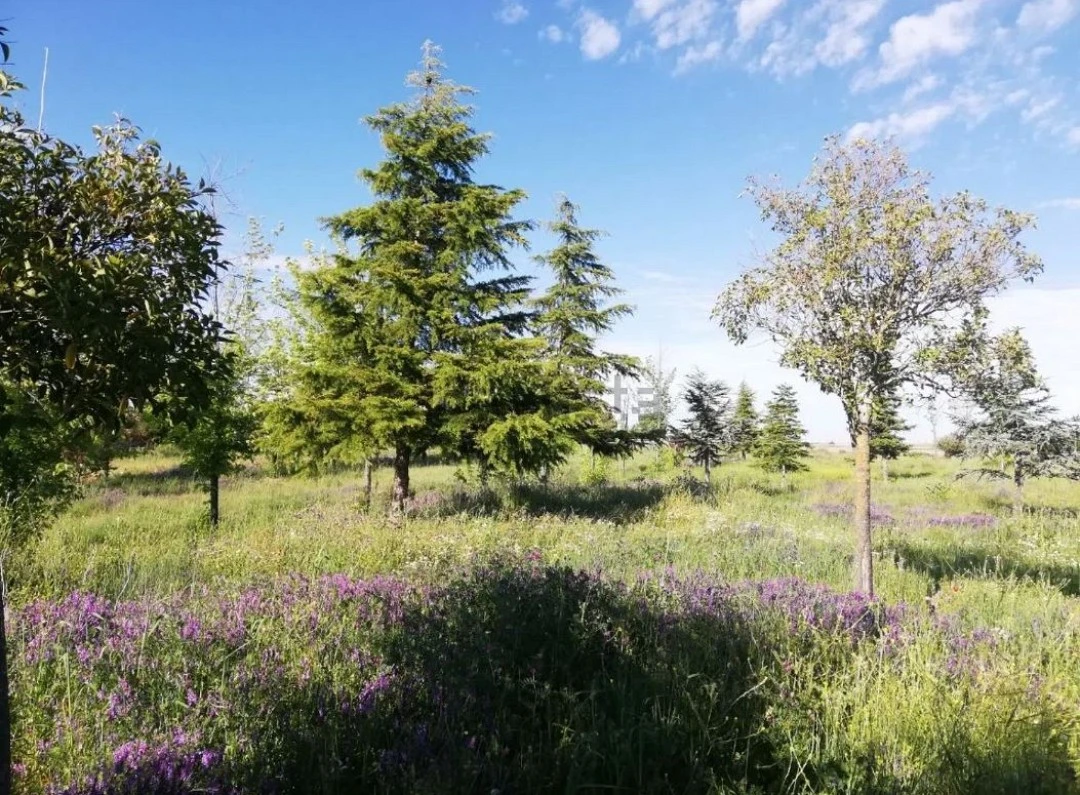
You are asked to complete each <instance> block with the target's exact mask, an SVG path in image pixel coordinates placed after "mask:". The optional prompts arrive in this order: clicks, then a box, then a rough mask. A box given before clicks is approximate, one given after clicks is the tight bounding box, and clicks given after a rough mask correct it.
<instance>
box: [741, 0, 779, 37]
mask: <svg viewBox="0 0 1080 795" xmlns="http://www.w3.org/2000/svg"><path fill="white" fill-rule="evenodd" d="M783 4H784V0H739V5H738V6H736V8H735V26H736V27H737V28H738V30H739V38H740V39H742V40H743V41H746V40H749V39H752V38H753V37H754V34H755V33H756V32H757V30H758V28H760V27H761V26H762V25H764V24H765V23H766V22H768V21H769V17H771V16H773V15H774V14H775V13H776V12H777V11H779V10H780V6H782V5H783Z"/></svg>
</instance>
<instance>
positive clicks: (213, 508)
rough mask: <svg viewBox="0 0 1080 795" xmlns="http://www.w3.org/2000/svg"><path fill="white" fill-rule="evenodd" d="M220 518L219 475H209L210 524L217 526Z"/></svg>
mask: <svg viewBox="0 0 1080 795" xmlns="http://www.w3.org/2000/svg"><path fill="white" fill-rule="evenodd" d="M220 518H221V476H220V475H216V474H215V475H211V476H210V526H211V527H217V526H218V520H219V519H220Z"/></svg>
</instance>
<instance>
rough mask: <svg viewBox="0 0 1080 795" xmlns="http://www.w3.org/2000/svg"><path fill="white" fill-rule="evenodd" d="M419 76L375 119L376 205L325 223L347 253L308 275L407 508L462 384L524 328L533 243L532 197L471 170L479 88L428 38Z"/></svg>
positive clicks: (396, 495) (370, 176)
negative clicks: (413, 468) (446, 73)
mask: <svg viewBox="0 0 1080 795" xmlns="http://www.w3.org/2000/svg"><path fill="white" fill-rule="evenodd" d="M408 84H409V85H410V86H411V87H413V88H414V89H415V90H416V94H415V96H414V97H413V98H412V99H411V100H409V101H407V102H404V103H399V104H394V105H390V106H388V107H385V108H383V109H381V110H380V111H379V112H377V113H376V114H375V115H374V116H371V117H369V118H368V119H367V120H366V121H367V124H368V126H369V127H371V128H372V129H373V130H375V131H376V132H377V133H379V135H380V137H381V141H382V146H383V149H384V150H385V158H384V159H383V161H382V162H381V163H379V164H378V165H377V166H376V167H375V168H369V169H364V170H362V171H361V177H362V179H363V180H364V181H365V182H366V183H367V185H368V187H369V188H370V190H371V193H372V194H373V196H374V201H373V202H372V203H371V204H369V205H366V206H363V207H358V208H356V209H354V210H350V211H348V212H345V213H342V214H341V215H338V216H335V217H333V218H330V219H328V220H327V221H326V225H327V227H328V228H329V230H330V231H331V232H332V234H334V235H335V237H337V238H339V239H340V240H341V242H342V243H343V244H344V245H346V246H348V247H350V248H349V250H348V252H347V253H343V254H339V255H337V256H335V257H333V258H332V259H331V260H330V261H329V263H328V264H327V265H326V266H325V267H321V268H317V269H315V270H313V271H310V272H306V273H304V274H302V275H301V278H300V280H299V285H298V286H299V293H300V300H301V303H302V304H303V305H304V306H305V307H306V308H307V309H308V310H309V311H310V312H311V315H312V316H313V318H314V320H315V323H316V327H317V331H316V333H317V334H319V335H324V337H325V338H326V339H327V340H328V341H329V342H332V344H325V345H320V344H313V345H312V347H311V350H312V351H314V352H317V353H318V354H319V356H321V357H323V361H322V362H321V363H315V364H321V365H322V366H321V367H319V368H318V369H319V371H320V373H321V375H322V384H323V387H324V389H325V391H326V395H327V397H328V398H334V397H336V396H342V397H343V396H344V394H345V393H346V392H347V391H348V392H350V396H349V402H350V410H351V411H354V412H355V415H354V416H355V425H356V426H358V427H362V428H363V429H364V433H365V434H366V435H368V436H369V437H370V440H371V443H372V444H373V445H377V446H379V447H386V448H390V449H392V450H393V455H394V481H393V484H394V485H393V497H392V499H393V504H394V505H395V506H396V507H397V508H398V509H400V508H401V507H402V506H403V504H404V501H405V499H406V497H407V496H408V493H409V467H410V463H411V462H412V460H413V459H414V457H415V456H416V455H417V454H419V453H420V452H422V451H424V450H425V449H427V448H429V447H430V446H432V445H435V444H438V443H439V442H441V441H445V440H446V430H447V427H448V424H449V422H450V420H451V419H452V418H453V416H454V415H455V414H456V413H460V412H461V411H462V410H463V409H464V408H465V407H466V406H467V405H468V404H469V402H470V401H472V400H474V396H473V395H471V394H470V393H467V392H466V393H463V392H462V384H463V383H464V384H467V385H475V384H477V383H482V382H483V380H484V379H483V378H482V375H483V373H484V371H485V370H486V369H487V368H488V367H489V366H490V365H491V364H492V362H493V357H494V356H495V355H496V354H497V353H498V351H497V348H498V344H499V341H500V340H504V339H506V338H508V337H512V336H513V335H515V334H517V333H519V332H520V331H521V330H522V329H523V328H524V326H525V323H526V320H527V314H526V313H524V312H523V311H521V304H522V302H523V301H524V300H525V298H526V296H527V285H528V279H527V277H523V276H517V275H514V274H512V273H510V271H511V270H512V265H511V263H510V260H509V257H508V253H509V251H510V250H511V249H513V248H514V247H517V246H525V244H526V241H525V237H524V234H525V232H526V231H527V230H528V228H529V224H528V223H527V222H523V221H516V220H513V218H512V213H513V211H514V209H515V207H516V206H517V205H518V204H519V203H520V202H521V201H522V199H524V197H525V194H524V193H523V192H522V191H520V190H503V189H502V188H499V187H497V186H495V185H486V184H479V183H477V182H476V181H475V180H474V168H475V166H476V164H477V162H478V161H479V160H480V158H482V157H483V156H484V155H485V154H487V152H488V142H489V136H488V135H485V134H481V133H478V132H476V131H475V130H474V129H473V127H472V126H471V125H470V118H471V116H472V108H471V107H470V106H469V105H467V104H465V103H464V101H463V97H464V96H466V95H468V94H470V93H471V89H468V88H465V87H462V86H458V85H455V84H454V83H452V82H451V81H449V80H447V79H446V78H445V77H443V75H442V64H441V62H440V61H439V50H438V48H437V47H435V46H434V45H433V44H431V43H430V42H427V43H425V44H424V48H423V60H422V63H421V67H420V70H419V71H418V72H416V73H414V74H412V75H410V76H409V79H408ZM344 369H347V370H348V372H349V376H348V377H347V378H345V377H340V378H335V377H334V373H335V371H336V372H337V373H339V374H340V373H342V372H343V370H344ZM475 399H480V400H483V399H485V398H484V396H483V395H481V396H479V397H478V398H475Z"/></svg>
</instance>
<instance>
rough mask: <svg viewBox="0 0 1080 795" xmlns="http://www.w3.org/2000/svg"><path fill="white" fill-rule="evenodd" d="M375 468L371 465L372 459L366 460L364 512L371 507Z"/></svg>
mask: <svg viewBox="0 0 1080 795" xmlns="http://www.w3.org/2000/svg"><path fill="white" fill-rule="evenodd" d="M374 470H375V467H373V466H372V464H371V459H370V458H365V459H364V510H367V509H368V508H370V507H371V481H372V474H373V472H374Z"/></svg>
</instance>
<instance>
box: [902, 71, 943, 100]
mask: <svg viewBox="0 0 1080 795" xmlns="http://www.w3.org/2000/svg"><path fill="white" fill-rule="evenodd" d="M940 85H941V78H940V77H938V76H937V75H923V76H922V77H921V78H919V80H917V81H916V82H914V83H912V84H911V85H910V86H908V87H907V88H906V89H905V90H904V102H905V103H907V102H911V101H912V100H914V99H915V98H917V97H921V96H922V95H923V94H926V93H928V92H930V91H933V90H934V89H935V88H937V87H938V86H940Z"/></svg>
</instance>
